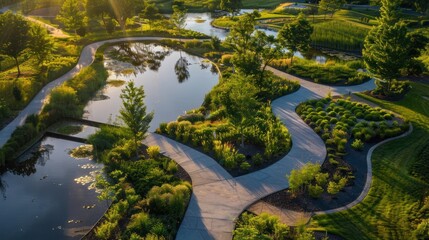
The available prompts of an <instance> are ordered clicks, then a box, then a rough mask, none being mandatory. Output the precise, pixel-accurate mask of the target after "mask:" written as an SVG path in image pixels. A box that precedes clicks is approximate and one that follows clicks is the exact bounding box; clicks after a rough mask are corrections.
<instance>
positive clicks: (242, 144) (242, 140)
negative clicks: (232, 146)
mask: <svg viewBox="0 0 429 240" xmlns="http://www.w3.org/2000/svg"><path fill="white" fill-rule="evenodd" d="M241 147H242V148H244V134H243V133H241Z"/></svg>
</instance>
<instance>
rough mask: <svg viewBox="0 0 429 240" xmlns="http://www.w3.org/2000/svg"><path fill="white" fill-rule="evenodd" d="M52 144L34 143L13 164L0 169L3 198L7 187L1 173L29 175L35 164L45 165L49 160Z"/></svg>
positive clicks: (32, 172)
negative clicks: (26, 153) (34, 144)
mask: <svg viewBox="0 0 429 240" xmlns="http://www.w3.org/2000/svg"><path fill="white" fill-rule="evenodd" d="M53 150H54V146H52V145H50V144H46V145H36V146H35V147H34V148H33V149H31V153H30V154H28V155H24V156H23V157H21V158H20V159H18V160H17V161H16V162H15V163H14V164H12V165H10V166H7V167H6V168H3V169H1V170H0V194H1V195H2V197H3V199H6V197H7V196H6V189H7V187H8V185H7V182H6V181H4V180H3V179H2V176H3V174H5V173H6V172H9V173H11V174H13V175H18V176H30V175H32V174H34V173H36V171H37V169H36V165H37V164H38V165H40V166H45V164H46V162H47V161H48V160H49V158H50V155H51V153H52V151H53Z"/></svg>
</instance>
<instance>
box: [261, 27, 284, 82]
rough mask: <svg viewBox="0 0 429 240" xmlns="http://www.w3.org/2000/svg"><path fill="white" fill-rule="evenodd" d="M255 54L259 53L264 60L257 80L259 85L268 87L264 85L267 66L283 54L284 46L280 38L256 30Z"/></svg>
mask: <svg viewBox="0 0 429 240" xmlns="http://www.w3.org/2000/svg"><path fill="white" fill-rule="evenodd" d="M255 39H256V41H255V54H259V58H260V59H261V62H262V64H261V65H262V69H261V73H260V76H259V78H258V80H257V85H258V86H259V87H268V86H264V81H263V79H264V73H265V69H266V68H267V66H268V65H269V64H270V63H271V62H272V61H273V60H275V59H278V58H280V57H281V56H282V54H283V52H282V46H281V44H280V42H279V41H278V39H276V38H275V37H274V36H268V35H267V34H265V32H262V31H256V32H255Z"/></svg>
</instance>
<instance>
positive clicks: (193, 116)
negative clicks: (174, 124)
mask: <svg viewBox="0 0 429 240" xmlns="http://www.w3.org/2000/svg"><path fill="white" fill-rule="evenodd" d="M204 119H205V118H204V115H203V114H202V113H189V114H185V115H181V116H179V118H178V119H177V121H178V122H181V121H189V122H191V123H195V122H201V121H204Z"/></svg>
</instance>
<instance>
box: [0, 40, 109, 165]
mask: <svg viewBox="0 0 429 240" xmlns="http://www.w3.org/2000/svg"><path fill="white" fill-rule="evenodd" d="M104 49H105V48H104V47H101V48H99V50H98V52H97V54H96V60H95V62H94V63H93V64H92V65H91V66H89V67H87V68H84V69H83V70H82V71H81V73H79V74H78V75H77V76H75V77H74V78H72V79H71V80H69V81H67V82H65V83H64V84H62V85H60V86H58V87H56V88H54V89H53V90H52V92H51V94H50V95H49V101H48V103H47V104H46V105H45V106H44V107H43V109H42V112H41V113H40V114H39V115H32V116H29V117H28V118H27V120H26V123H25V124H24V125H22V126H20V127H18V128H17V129H16V130H15V131H14V133H13V134H12V136H11V138H10V139H9V140H8V141H7V143H6V144H5V145H4V146H3V148H2V149H1V150H0V166H4V165H7V164H11V163H13V162H14V160H15V157H16V155H15V154H16V153H18V152H21V150H22V149H23V148H25V147H26V146H27V145H28V144H29V143H30V142H31V141H32V140H33V139H34V138H36V137H37V136H38V135H39V134H41V133H42V132H44V131H45V129H46V128H47V127H48V126H50V125H51V124H53V123H55V122H56V121H57V120H59V119H61V118H63V117H80V116H81V115H82V114H83V109H84V107H85V105H86V103H87V102H88V101H89V100H90V98H91V97H92V96H93V95H94V94H95V93H96V91H98V90H99V89H100V88H101V87H102V86H103V85H104V84H105V82H106V79H107V71H106V70H105V69H104V65H103V55H102V53H103V51H104Z"/></svg>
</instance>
